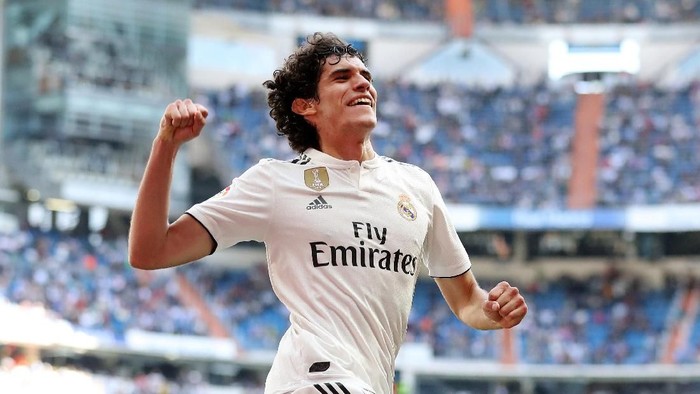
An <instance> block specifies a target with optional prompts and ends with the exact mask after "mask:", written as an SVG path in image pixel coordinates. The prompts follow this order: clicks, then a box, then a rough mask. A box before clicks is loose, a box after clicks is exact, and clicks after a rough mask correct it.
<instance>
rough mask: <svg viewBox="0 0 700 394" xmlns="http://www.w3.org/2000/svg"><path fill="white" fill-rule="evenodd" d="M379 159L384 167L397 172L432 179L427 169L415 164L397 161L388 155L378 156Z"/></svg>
mask: <svg viewBox="0 0 700 394" xmlns="http://www.w3.org/2000/svg"><path fill="white" fill-rule="evenodd" d="M379 159H380V160H381V162H382V163H383V164H384V166H385V167H387V168H389V169H390V170H392V171H395V172H397V173H402V174H404V175H406V176H411V177H414V178H418V179H420V180H425V181H428V180H432V178H431V177H430V174H428V172H427V171H425V170H424V169H422V168H420V167H418V166H417V165H415V164H411V163H406V162H403V161H399V160H396V159H393V158H391V157H388V156H379Z"/></svg>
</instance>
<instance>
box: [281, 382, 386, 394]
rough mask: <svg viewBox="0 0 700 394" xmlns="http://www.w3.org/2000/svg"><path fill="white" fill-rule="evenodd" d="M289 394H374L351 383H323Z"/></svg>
mask: <svg viewBox="0 0 700 394" xmlns="http://www.w3.org/2000/svg"><path fill="white" fill-rule="evenodd" d="M291 394H375V392H374V391H370V390H367V389H365V388H362V387H360V386H357V385H354V384H351V383H341V382H325V383H316V384H313V385H310V386H305V387H302V388H299V389H296V390H294V391H292V393H291Z"/></svg>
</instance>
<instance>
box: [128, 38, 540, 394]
mask: <svg viewBox="0 0 700 394" xmlns="http://www.w3.org/2000/svg"><path fill="white" fill-rule="evenodd" d="M264 85H265V87H266V88H267V89H268V90H269V95H268V102H269V104H270V107H271V111H270V115H271V116H272V118H273V119H274V120H275V121H276V124H277V129H278V131H279V133H280V134H282V135H285V136H286V137H287V139H288V141H289V144H290V146H291V147H292V148H293V149H294V150H296V151H298V152H299V157H298V158H296V159H294V160H291V161H281V160H274V159H267V160H262V161H260V162H259V163H258V164H256V165H254V166H252V167H251V168H250V169H248V171H246V172H245V173H244V174H242V175H241V176H239V177H237V178H236V179H234V180H233V182H232V183H231V185H230V186H229V187H227V188H226V189H225V190H223V191H222V192H220V193H219V194H217V195H215V196H213V197H211V198H210V199H209V200H207V201H205V202H202V203H200V204H197V205H195V206H193V207H191V208H190V209H189V210H188V211H187V212H186V213H185V214H184V215H182V216H181V217H180V218H179V219H178V220H176V221H175V222H174V223H172V224H169V223H168V195H169V192H170V178H171V176H172V171H173V161H174V158H175V155H176V153H177V151H178V149H179V147H180V146H181V145H182V144H183V143H185V142H187V141H189V140H191V139H193V138H196V137H197V136H198V135H199V134H200V132H201V131H202V129H203V127H204V125H205V123H206V117H207V109H206V108H205V107H203V106H202V105H200V104H196V103H193V102H192V101H191V100H189V99H186V100H176V101H175V102H173V103H171V104H170V105H168V106H167V108H166V109H165V113H164V114H163V117H162V119H161V123H160V129H159V131H158V134H157V136H156V137H155V140H154V142H153V147H152V151H151V155H150V158H149V160H148V164H147V167H146V172H145V174H144V177H143V180H142V184H141V187H140V190H139V194H138V197H137V201H136V206H135V208H134V212H133V219H132V225H131V229H130V235H129V241H130V245H129V258H130V262H131V264H132V265H133V266H134V267H137V268H142V269H158V268H165V267H172V266H176V265H180V264H184V263H187V262H190V261H193V260H197V259H200V258H202V257H204V256H206V255H208V254H210V253H213V252H214V251H215V250H217V249H222V248H227V247H229V246H231V245H234V244H236V243H237V242H240V241H246V240H257V241H262V242H264V243H265V246H266V249H267V264H268V271H269V275H270V280H271V282H272V286H273V289H274V291H275V293H276V294H277V296H278V297H279V299H280V300H281V302H282V303H283V304H284V305H285V306H286V307H287V308H288V309H289V311H290V327H289V329H288V330H287V332H286V333H285V335H284V337H283V338H282V340H281V342H280V344H279V349H278V353H277V356H276V357H275V360H274V363H273V365H272V370H271V371H270V373H269V375H268V378H267V382H266V388H265V392H266V393H268V394H282V393H294V394H303V393H315V394H318V393H322V394H323V393H344V394H347V393H353V394H354V393H375V394H390V393H391V390H392V383H393V379H394V362H395V359H396V355H397V353H398V351H399V347H400V346H401V344H402V342H403V340H404V337H405V333H406V327H407V322H408V316H409V311H410V308H411V304H412V298H413V292H414V288H415V285H416V280H417V278H418V270H419V269H420V267H421V266H424V267H426V268H427V270H428V273H429V275H430V276H432V277H433V278H435V281H436V282H437V284H438V286H439V288H440V290H441V292H442V294H443V296H444V298H445V300H446V302H447V303H448V305H449V306H450V308H451V309H452V311H453V312H454V313H455V315H456V316H457V317H458V318H459V319H460V320H461V321H463V322H464V323H465V324H467V325H469V326H471V327H474V328H476V329H499V328H510V327H513V326H515V325H517V324H518V323H520V321H522V319H523V318H524V316H525V314H526V313H527V305H526V303H525V300H524V299H523V297H522V295H521V294H520V292H519V291H518V289H517V288H515V287H512V286H511V285H509V284H508V283H507V282H501V283H499V284H498V285H496V286H495V287H494V288H493V289H491V290H490V291H488V292H487V291H485V290H483V289H482V288H480V287H479V285H478V284H477V281H476V279H475V277H474V275H473V273H472V272H471V270H470V268H471V262H470V260H469V256H468V255H467V253H466V251H465V250H464V247H463V245H462V244H461V242H460V241H459V238H458V237H457V233H456V231H455V229H454V227H453V225H452V224H451V221H450V218H449V216H448V214H447V211H446V209H445V203H444V202H443V199H442V197H441V195H440V192H439V191H438V189H437V187H436V186H435V183H434V182H433V180H432V179H431V178H430V176H429V175H428V174H427V173H426V172H425V171H423V170H421V169H419V168H418V167H416V166H413V165H410V164H405V163H400V162H397V161H394V160H392V159H390V158H388V157H383V156H380V155H379V154H377V153H376V152H375V151H374V149H373V148H372V143H371V141H370V137H371V134H372V130H373V129H374V127H375V126H376V124H377V92H376V90H375V89H374V87H373V85H372V75H371V74H370V71H369V70H368V69H367V67H366V65H365V61H364V57H363V56H362V54H360V53H358V52H357V51H356V50H355V48H353V47H352V46H351V45H348V44H347V43H345V42H344V41H342V40H341V39H339V38H337V37H336V36H335V35H333V34H321V33H316V34H314V35H312V36H310V37H309V38H308V39H307V43H306V44H305V45H302V46H301V47H300V48H298V49H297V50H296V51H295V52H294V53H293V54H292V55H291V56H290V57H289V58H287V60H286V61H285V63H284V65H283V66H282V67H281V68H280V69H278V70H277V71H275V73H274V75H273V78H272V79H271V80H269V81H266V82H265V83H264Z"/></svg>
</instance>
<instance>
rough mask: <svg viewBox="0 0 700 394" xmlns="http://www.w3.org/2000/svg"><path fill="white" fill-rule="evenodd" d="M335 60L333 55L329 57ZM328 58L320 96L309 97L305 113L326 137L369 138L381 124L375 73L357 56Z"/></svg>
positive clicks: (319, 88) (322, 137) (320, 81)
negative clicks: (378, 118)
mask: <svg viewBox="0 0 700 394" xmlns="http://www.w3.org/2000/svg"><path fill="white" fill-rule="evenodd" d="M329 60H333V59H329ZM332 63H334V62H326V63H325V64H324V65H323V68H322V70H321V76H320V78H319V82H318V99H315V100H309V101H308V102H307V103H306V104H307V105H308V108H307V110H308V112H307V113H306V114H303V113H302V115H304V116H306V118H307V119H308V120H309V121H310V122H311V123H313V124H314V125H315V126H316V129H317V130H318V132H319V135H320V136H321V139H322V140H323V139H324V138H325V137H331V138H332V137H334V136H335V137H338V136H350V135H358V136H364V138H366V137H367V136H368V135H369V134H370V132H371V131H372V129H374V127H375V126H376V125H377V91H376V90H375V89H374V86H372V75H371V74H370V72H369V70H368V69H367V67H365V65H364V64H363V63H362V61H361V60H360V59H358V58H356V57H343V58H342V59H341V60H340V62H338V63H337V64H332Z"/></svg>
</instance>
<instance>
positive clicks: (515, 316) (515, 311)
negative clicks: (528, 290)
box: [482, 281, 527, 328]
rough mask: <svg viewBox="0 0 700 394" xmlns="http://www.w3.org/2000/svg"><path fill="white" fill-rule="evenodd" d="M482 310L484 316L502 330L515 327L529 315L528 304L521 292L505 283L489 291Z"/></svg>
mask: <svg viewBox="0 0 700 394" xmlns="http://www.w3.org/2000/svg"><path fill="white" fill-rule="evenodd" d="M482 309H483V311H484V314H485V315H486V316H487V317H488V318H489V319H491V320H493V321H494V322H495V323H496V324H498V325H499V326H500V327H501V328H511V327H515V326H516V325H518V324H519V323H520V322H521V321H522V320H523V318H524V317H525V315H526V314H527V304H526V303H525V299H524V298H523V296H522V295H521V294H520V290H518V288H517V287H513V286H511V285H510V284H509V283H508V282H505V281H503V282H501V283H499V284H497V285H496V287H494V288H493V289H491V291H489V295H488V299H487V300H486V301H484V304H483V305H482Z"/></svg>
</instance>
